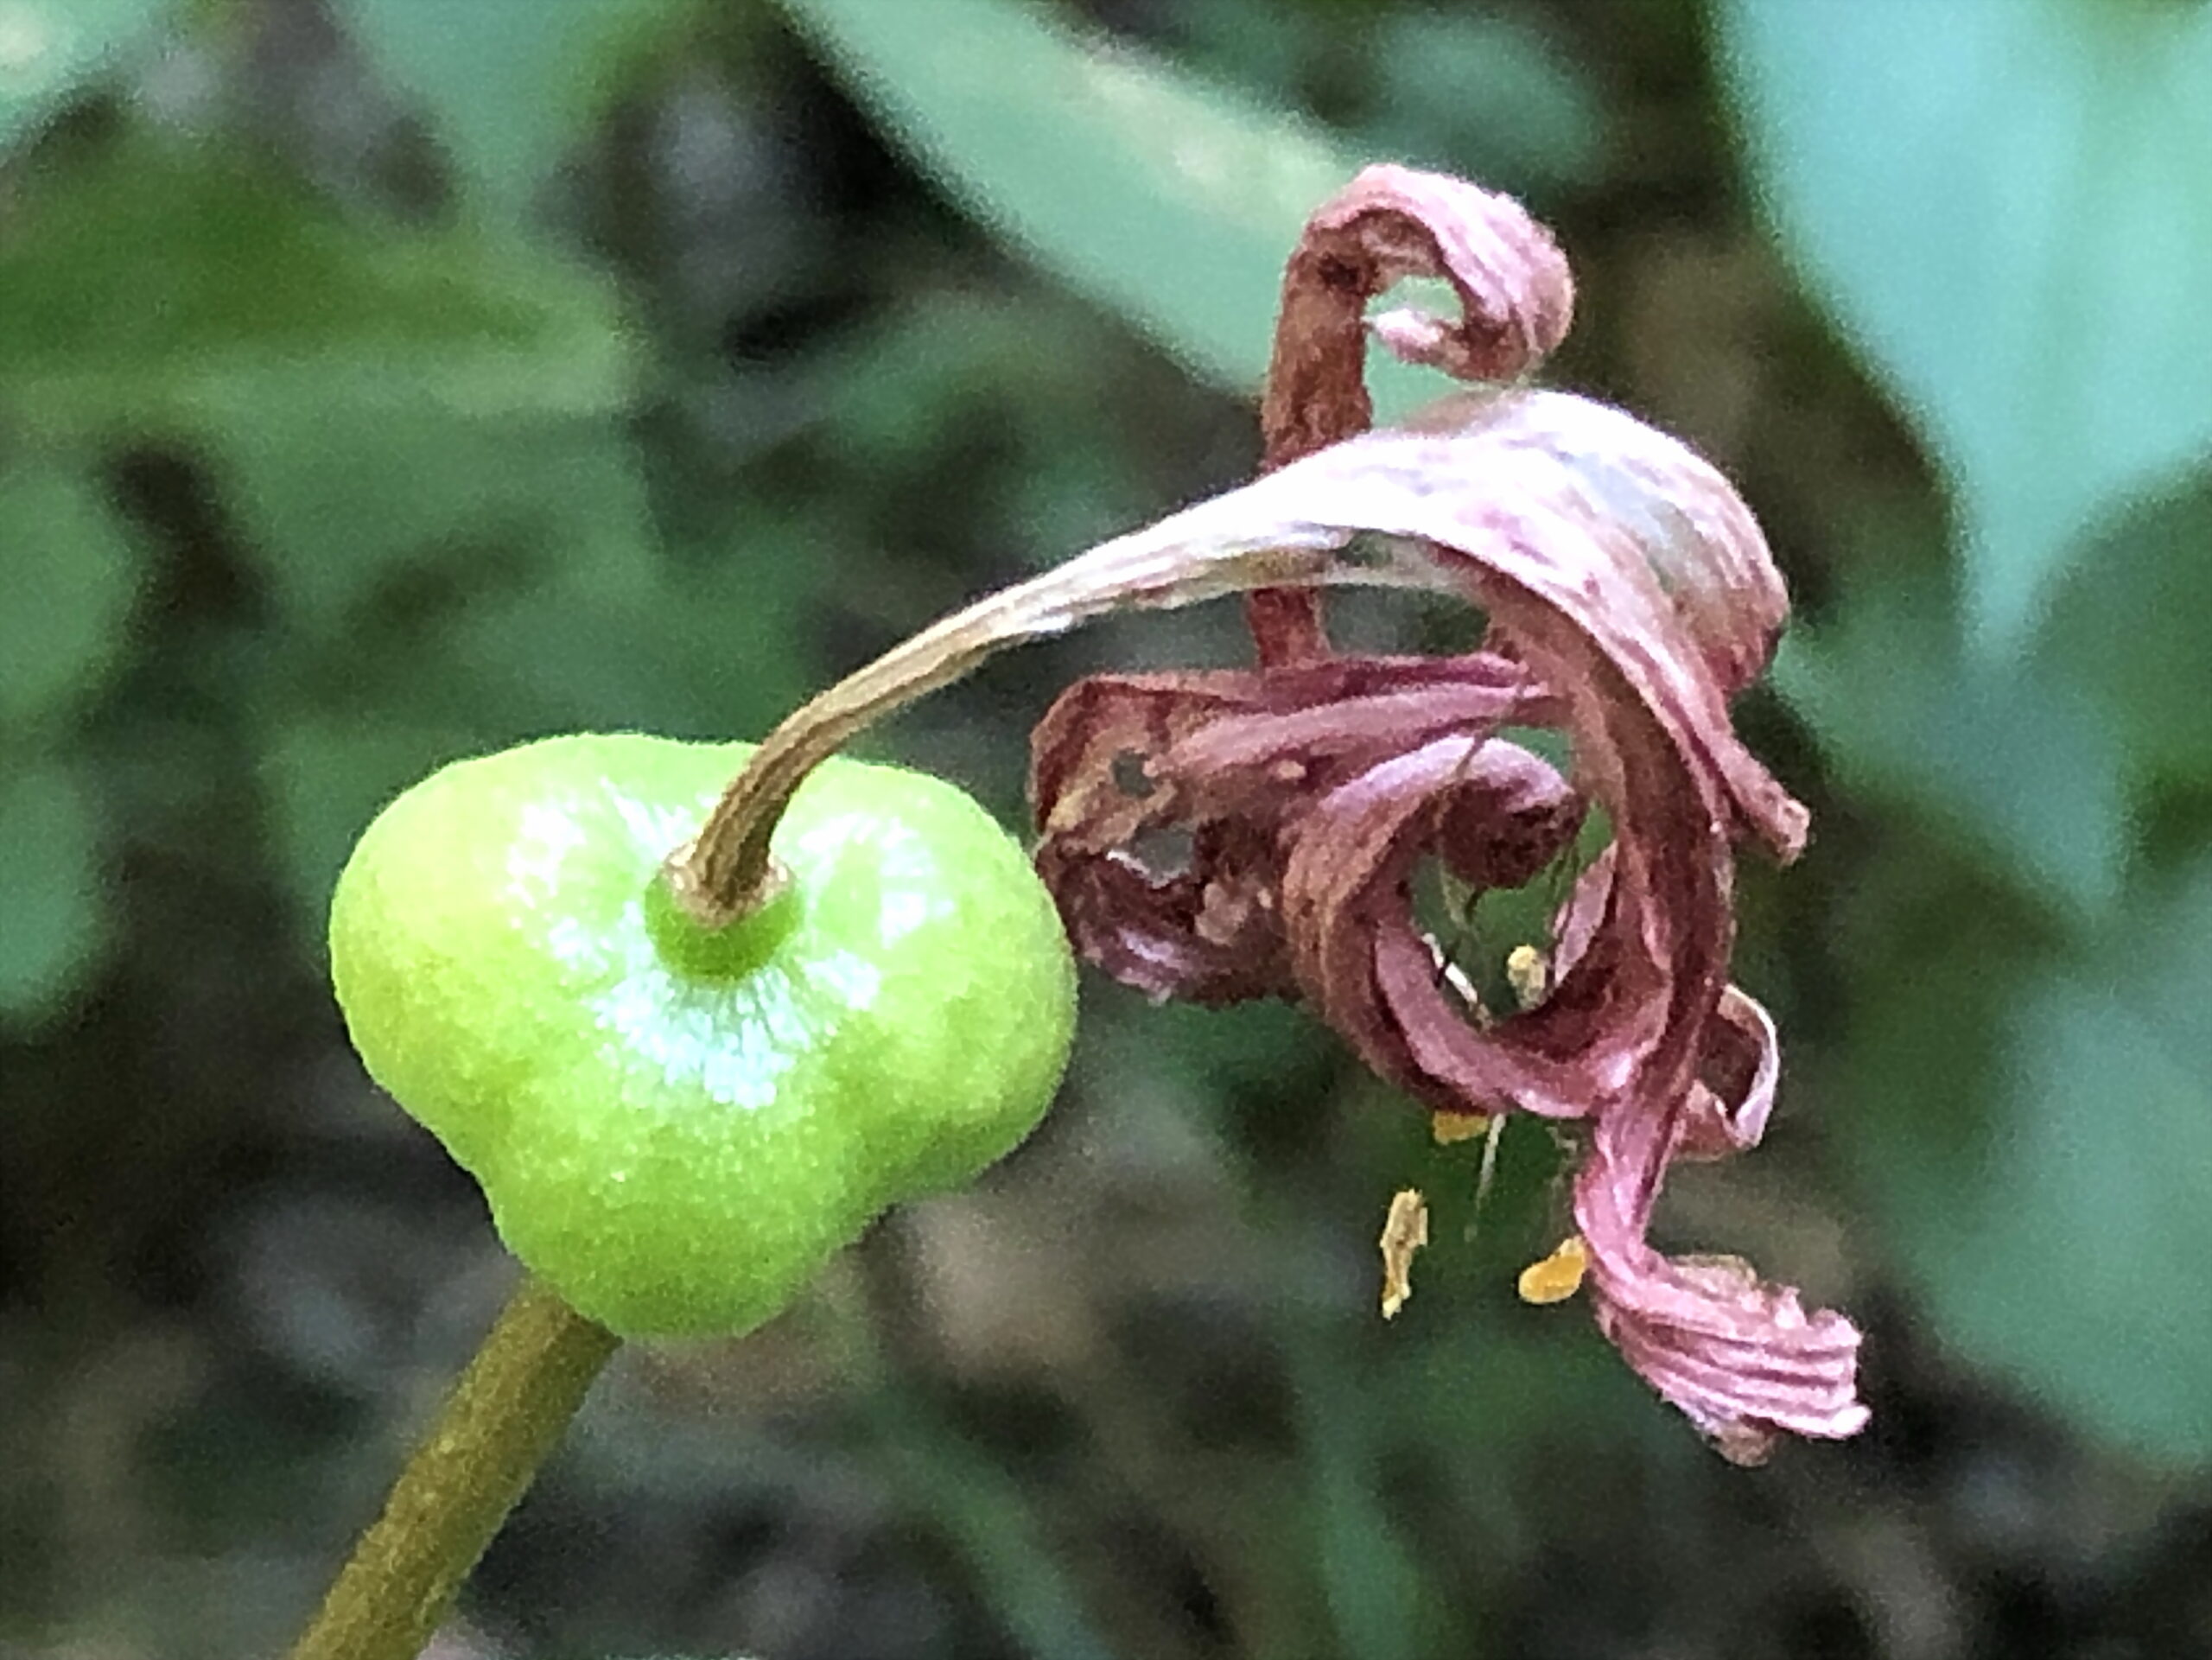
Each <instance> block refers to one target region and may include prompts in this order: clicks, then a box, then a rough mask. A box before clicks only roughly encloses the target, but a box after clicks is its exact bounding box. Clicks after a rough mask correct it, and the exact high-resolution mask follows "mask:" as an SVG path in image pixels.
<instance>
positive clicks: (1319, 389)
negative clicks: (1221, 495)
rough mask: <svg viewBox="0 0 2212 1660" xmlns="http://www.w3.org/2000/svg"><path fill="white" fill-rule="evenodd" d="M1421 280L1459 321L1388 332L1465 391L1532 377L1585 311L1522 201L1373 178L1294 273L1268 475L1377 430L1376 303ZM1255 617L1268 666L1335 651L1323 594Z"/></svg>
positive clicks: (1286, 294)
mask: <svg viewBox="0 0 2212 1660" xmlns="http://www.w3.org/2000/svg"><path fill="white" fill-rule="evenodd" d="M1407 277H1441V278H1442V279H1444V280H1445V281H1446V282H1448V283H1451V284H1452V289H1453V290H1454V291H1455V292H1456V294H1457V295H1458V296H1459V310H1460V315H1459V318H1458V320H1457V321H1447V320H1446V319H1444V318H1440V317H1432V316H1428V315H1424V314H1422V313H1419V312H1413V311H1397V312H1392V313H1390V314H1389V315H1387V316H1385V317H1382V318H1378V319H1377V320H1376V323H1375V325H1374V327H1375V332H1376V335H1377V336H1378V337H1379V338H1380V339H1381V340H1383V343H1384V344H1385V345H1386V346H1388V347H1389V349H1390V350H1391V351H1393V352H1394V353H1396V354H1397V355H1398V356H1400V357H1402V358H1403V359H1407V360H1408V361H1409V362H1414V363H1421V364H1426V365H1427V366H1429V367H1431V368H1434V369H1439V370H1441V371H1442V372H1445V373H1446V374H1448V375H1452V376H1453V377H1455V378H1459V379H1463V380H1512V379H1516V378H1519V377H1520V376H1522V375H1524V374H1526V373H1528V372H1529V371H1530V370H1532V369H1534V368H1535V366H1536V365H1537V363H1538V362H1540V361H1541V359H1542V358H1543V357H1544V356H1545V354H1546V353H1548V352H1550V351H1551V350H1552V348H1553V347H1555V346H1557V345H1558V344H1559V343H1560V340H1561V339H1563V338H1564V337H1565V335H1566V334H1567V324H1568V322H1569V321H1570V320H1571V319H1572V318H1573V312H1574V279H1573V276H1572V275H1571V274H1570V272H1569V271H1568V270H1567V260H1566V258H1565V256H1563V255H1562V254H1561V253H1560V251H1559V245H1558V244H1556V243H1555V242H1554V241H1553V240H1552V237H1551V232H1548V231H1547V230H1546V229H1544V227H1543V226H1541V225H1539V224H1538V223H1536V221H1535V219H1531V218H1529V214H1528V213H1527V211H1526V210H1525V209H1523V208H1522V206H1521V205H1520V203H1518V202H1516V201H1515V200H1513V199H1512V198H1510V196H1499V195H1493V194H1491V193H1490V192H1488V191H1486V190H1480V189H1478V188H1476V187H1474V186H1473V185H1471V184H1469V183H1467V182H1466V181H1465V180H1463V179H1455V178H1452V177H1450V176H1448V175H1443V174H1436V173H1420V172H1416V171H1414V169H1411V168H1404V167H1393V166H1388V165H1385V166H1378V167H1370V168H1367V169H1364V170H1363V171H1362V172H1361V173H1360V174H1359V175H1358V176H1357V178H1355V179H1354V180H1353V181H1351V183H1350V184H1349V185H1347V186H1345V187H1344V189H1342V190H1340V191H1338V193H1337V194H1335V195H1334V196H1332V197H1331V198H1330V199H1329V200H1327V201H1325V202H1324V203H1323V204H1322V205H1321V206H1320V207H1319V208H1318V209H1316V210H1315V211H1314V213H1313V217H1312V218H1311V219H1308V220H1307V221H1306V230H1305V232H1304V234H1303V235H1302V236H1300V239H1299V243H1298V246H1297V248H1296V249H1295V250H1294V251H1293V252H1292V254H1291V257H1290V262H1289V264H1288V265H1287V266H1286V267H1285V269H1284V271H1283V279H1282V308H1281V313H1280V314H1279V315H1278V317H1277V319H1276V323H1275V340H1274V355H1273V357H1272V359H1270V361H1269V363H1268V382H1267V391H1266V393H1265V395H1264V397H1263V398H1262V400H1261V406H1260V429H1261V434H1262V439H1263V441H1264V448H1263V450H1262V461H1261V465H1262V468H1263V469H1266V468H1273V467H1281V466H1283V465H1284V464H1286V463H1287V462H1289V461H1296V460H1297V459H1299V458H1300V456H1304V455H1312V454H1313V452H1314V451H1315V450H1318V449H1321V448H1325V447H1326V446H1328V445H1330V444H1332V443H1335V442H1338V440H1339V439H1343V438H1349V437H1351V436H1352V435H1353V434H1354V433H1357V432H1364V431H1365V430H1366V429H1367V428H1368V425H1369V423H1370V422H1371V421H1372V420H1373V419H1374V404H1372V402H1371V401H1370V399H1369V398H1368V395H1367V385H1366V365H1367V328H1368V326H1367V321H1366V317H1367V307H1368V302H1370V301H1371V300H1373V299H1375V298H1376V296H1378V295H1380V294H1382V293H1383V292H1384V291H1385V290H1386V289H1389V287H1391V285H1392V284H1394V283H1398V282H1401V281H1402V280H1404V279H1405V278H1407ZM1246 611H1247V614H1248V616H1249V619H1250V622H1251V626H1252V637H1253V640H1254V642H1255V645H1256V646H1258V648H1259V653H1260V661H1261V662H1262V663H1263V664H1281V663H1296V662H1304V661H1308V660H1311V659H1313V658H1319V657H1322V656H1325V655H1326V654H1327V652H1328V645H1327V641H1326V639H1325V636H1324V634H1323V632H1322V627H1321V614H1320V609H1319V603H1318V600H1317V597H1316V596H1315V595H1313V594H1310V593H1306V592H1302V591H1299V590H1295V589H1290V588H1269V589H1263V590H1262V591H1261V592H1259V593H1256V594H1255V595H1252V596H1251V599H1250V600H1249V601H1248V603H1247V607H1246Z"/></svg>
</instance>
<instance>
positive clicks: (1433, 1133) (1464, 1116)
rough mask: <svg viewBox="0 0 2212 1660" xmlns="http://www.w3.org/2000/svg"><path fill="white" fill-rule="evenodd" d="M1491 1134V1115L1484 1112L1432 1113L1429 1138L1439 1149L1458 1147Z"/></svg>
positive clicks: (1429, 1120) (1429, 1117)
mask: <svg viewBox="0 0 2212 1660" xmlns="http://www.w3.org/2000/svg"><path fill="white" fill-rule="evenodd" d="M1489 1133H1490V1115H1489V1114H1487V1113H1482V1112H1432V1113H1431V1114H1429V1115H1428V1134H1429V1138H1430V1139H1431V1140H1432V1141H1433V1142H1435V1143H1436V1144H1437V1146H1439V1147H1456V1146H1458V1145H1459V1143H1460V1142H1471V1141H1473V1140H1474V1139H1475V1137H1476V1136H1478V1135H1488V1134H1489Z"/></svg>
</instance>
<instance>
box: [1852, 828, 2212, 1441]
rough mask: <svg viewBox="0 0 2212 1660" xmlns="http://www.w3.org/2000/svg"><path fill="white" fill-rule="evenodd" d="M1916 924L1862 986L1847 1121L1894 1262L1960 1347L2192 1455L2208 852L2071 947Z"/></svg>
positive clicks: (2206, 1298) (2204, 1248)
mask: <svg viewBox="0 0 2212 1660" xmlns="http://www.w3.org/2000/svg"><path fill="white" fill-rule="evenodd" d="M1937 920H1938V921H1939V922H1941V923H1942V932H1944V933H1945V934H1947V935H1948V937H1949V938H1950V940H1951V942H1952V943H1950V944H1948V945H1938V946H1935V947H1933V948H1931V949H1930V950H1929V951H1927V952H1926V953H1924V954H1923V955H1922V956H1920V957H1917V958H1916V959H1915V960H1913V961H1911V962H1910V964H1905V965H1903V966H1904V972H1902V973H1898V974H1896V975H1894V976H1892V978H1891V981H1890V983H1888V984H1887V985H1886V986H1885V987H1884V988H1882V989H1879V990H1878V992H1877V993H1876V994H1875V995H1874V996H1873V997H1872V1001H1871V1002H1870V1005H1869V1008H1868V1014H1867V1018H1866V1021H1865V1023H1864V1025H1863V1027H1862V1039H1861V1041H1860V1043H1859V1046H1858V1055H1859V1070H1858V1072H1857V1073H1856V1075H1855V1078H1854V1084H1855V1090H1854V1094H1855V1096H1856V1097H1857V1098H1856V1100H1855V1101H1854V1103H1853V1105H1854V1109H1855V1110H1854V1114H1853V1115H1849V1116H1853V1117H1855V1116H1857V1113H1856V1109H1862V1108H1863V1109H1866V1110H1867V1111H1868V1112H1869V1113H1871V1114H1872V1117H1871V1119H1870V1120H1868V1121H1867V1122H1865V1123H1859V1124H1857V1125H1856V1126H1855V1128H1851V1127H1848V1126H1847V1133H1851V1134H1853V1135H1854V1138H1855V1139H1857V1140H1858V1141H1859V1142H1860V1144H1861V1146H1862V1148H1863V1157H1862V1159H1861V1167H1862V1169H1863V1170H1864V1172H1865V1173H1866V1179H1867V1181H1868V1185H1869V1187H1870V1191H1871V1192H1872V1194H1873V1197H1874V1198H1875V1200H1876V1202H1877V1204H1878V1206H1879V1208H1880V1209H1881V1211H1882V1212H1883V1213H1884V1214H1885V1216H1886V1217H1888V1218H1890V1219H1891V1222H1892V1224H1893V1225H1894V1227H1895V1229H1896V1238H1897V1243H1898V1245H1899V1247H1900V1248H1901V1251H1902V1255H1903V1256H1904V1261H1905V1263H1906V1266H1907V1267H1908V1269H1910V1272H1911V1273H1912V1275H1914V1277H1915V1278H1916V1279H1917V1280H1918V1281H1919V1282H1921V1283H1922V1284H1923V1286H1924V1287H1925V1288H1926V1289H1927V1291H1928V1294H1929V1298H1930V1301H1931V1305H1932V1307H1933V1308H1934V1310H1935V1312H1936V1315H1937V1316H1938V1318H1939V1319H1940V1320H1941V1321H1942V1326H1943V1329H1944V1331H1945V1332H1946V1333H1947V1334H1948V1336H1949V1337H1950V1338H1951V1339H1953V1340H1954V1341H1955V1342H1956V1343H1957V1344H1959V1345H1961V1347H1962V1348H1964V1349H1966V1350H1967V1352H1969V1353H1971V1354H1974V1355H1975V1356H1976V1357H1978V1358H1980V1359H1982V1360H1983V1361H1985V1362H1986V1363H1988V1364H1993V1365H1996V1366H1998V1367H1999V1368H2001V1369H2003V1370H2004V1371H2006V1372H2008V1373H2010V1374H2011V1375H2012V1376H2013V1377H2016V1378H2018V1380H2019V1381H2020V1382H2021V1383H2023V1384H2024V1386H2026V1387H2027V1388H2028V1389H2030V1390H2031V1391H2033V1392H2034V1393H2036V1394H2037V1395H2039V1396H2042V1397H2043V1398H2044V1399H2045V1400H2047V1401H2049V1402H2050V1403H2051V1404H2052V1405H2054V1406H2056V1407H2057V1408H2059V1409H2062V1410H2063V1411H2065V1412H2067V1413H2069V1415H2072V1416H2074V1417H2075V1418H2076V1419H2078V1420H2080V1421H2082V1422H2083V1423H2085V1424H2088V1426H2090V1427H2092V1428H2094V1429H2096V1430H2097V1431H2099V1432H2101V1433H2102V1434H2106V1435H2109V1436H2113V1437H2115V1438H2117V1439H2120V1440H2121V1441H2126V1442H2128V1443H2130V1444H2132V1445H2133V1446H2135V1447H2139V1448H2141V1449H2143V1450H2145V1451H2146V1452H2149V1453H2153V1454H2155V1455H2157V1456H2159V1457H2161V1458H2164V1459H2167V1460H2175V1461H2177V1462H2202V1461H2205V1460H2212V1320H2206V1319H2205V1318H2204V1311H2205V1310H2206V1309H2207V1308H2212V1206H2208V1205H2206V1203H2205V1180H2206V1173H2207V1172H2208V1171H2212V1081H2208V1078H2207V1076H2206V1073H2205V1070H2204V1065H2203V1058H2204V1056H2205V1055H2206V1053H2212V864H2206V863H2202V862H2201V863H2200V864H2199V865H2198V867H2197V868H2196V870H2195V872H2194V873H2193V875H2191V877H2190V880H2189V881H2187V882H2186V883H2185V884H2183V886H2182V887H2180V888H2179V889H2178V890H2177V892H2176V893H2174V894H2172V895H2171V896H2162V897H2161V898H2160V899H2159V900H2158V901H2157V902H2155V903H2151V904H2146V905H2145V906H2142V907H2141V908H2140V910H2139V913H2137V914H2136V915H2135V916H2133V918H2131V919H2129V925H2128V926H2126V927H2124V928H2116V929H2114V930H2113V931H2112V932H2111V937H2110V938H2109V940H2108V941H2107V944H2106V946H2105V948H2104V949H2103V950H2102V951H2101V952H2099V953H2097V954H2095V955H2094V956H2089V957H2082V958H2078V959H2075V960H2072V961H2059V962H2048V963H2037V962H2036V961H2034V960H2032V959H2030V958H2027V957H2021V956H2011V957H2007V956H2005V955H2004V954H2001V953H1992V952H1991V951H1989V950H1988V949H1986V947H1987V945H1988V943H1989V936H1988V933H1987V931H1986V930H1985V929H1983V928H1981V927H1980V926H1978V925H1975V924H1974V921H1973V919H1971V918H1964V917H1961V914H1960V913H1959V911H1958V907H1957V906H1955V904H1954V905H1952V906H1947V907H1945V910H1944V912H1943V913H1942V917H1941V918H1939V919H1937ZM1961 923H1963V924H1964V926H1963V927H1961ZM1961 936H1963V938H1961Z"/></svg>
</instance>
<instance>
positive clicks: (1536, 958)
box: [1505, 945, 1552, 1009]
mask: <svg viewBox="0 0 2212 1660" xmlns="http://www.w3.org/2000/svg"><path fill="white" fill-rule="evenodd" d="M1551 978H1552V965H1551V964H1550V963H1549V962H1548V960H1546V958H1545V957H1544V954H1543V953H1542V952H1541V951H1538V950H1537V949H1536V948H1535V946H1534V945H1516V946H1515V947H1514V948H1513V949H1512V950H1511V951H1508V952H1506V954H1505V983H1506V984H1508V985H1510V986H1511V987H1512V988H1513V997H1514V1001H1515V1002H1517V1003H1519V1004H1520V1005H1521V1007H1522V1008H1524V1009H1526V1008H1535V1006H1536V1005H1537V1004H1538V1003H1541V1002H1543V1001H1544V997H1545V995H1546V994H1547V993H1548V992H1549V991H1550V990H1551Z"/></svg>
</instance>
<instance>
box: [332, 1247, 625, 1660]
mask: <svg viewBox="0 0 2212 1660" xmlns="http://www.w3.org/2000/svg"><path fill="white" fill-rule="evenodd" d="M620 1343H621V1339H620V1338H618V1337H616V1336H615V1335H614V1333H613V1332H610V1331H608V1330H607V1329H606V1328H605V1327H604V1326H599V1325H597V1324H595V1323H594V1322H593V1321H591V1320H586V1319H585V1318H584V1317H583V1316H582V1314H579V1313H576V1311H575V1309H573V1308H571V1307H569V1305H568V1304H567V1303H565V1302H563V1301H562V1300H561V1299H560V1297H558V1296H557V1295H556V1294H554V1293H553V1292H552V1291H551V1290H550V1289H549V1288H546V1287H545V1286H543V1285H542V1284H540V1283H539V1282H537V1281H536V1280H534V1279H533V1280H525V1281H524V1282H523V1284H522V1287H521V1288H520V1289H519V1290H518V1291H517V1292H516V1293H515V1294H514V1296H513V1298H512V1300H510V1301H509V1302H508V1304H507V1306H506V1307H505V1310H504V1311H503V1312H502V1313H500V1315H499V1320H498V1322H497V1323H496V1324H495V1325H494V1326H493V1327H492V1330H491V1333H490V1335H488V1336H487V1337H486V1338H485V1339H484V1344H483V1346H482V1347H481V1348H480V1349H478V1350H477V1352H476V1358H474V1360H472V1361H471V1362H469V1364H468V1370H467V1371H465V1372H463V1373H462V1374H461V1381H460V1382H459V1383H455V1384H454V1391H453V1394H452V1396H451V1397H450V1398H448V1401H447V1402H446V1405H445V1409H444V1411H443V1412H442V1414H441V1415H440V1416H439V1419H438V1421H437V1423H436V1425H435V1427H434V1428H432V1429H431V1431H430V1433H429V1434H428V1435H427V1436H425V1437H424V1438H423V1441H422V1443H421V1444H420V1445H419V1446H418V1447H416V1450H415V1454H414V1456H413V1457H412V1458H411V1459H410V1460H409V1461H408V1464H407V1467H406V1469H404V1471H402V1472H400V1477H399V1479H398V1481H397V1483H396V1484H395V1485H393V1487H392V1490H391V1498H388V1499H387V1500H385V1508H384V1514H383V1515H382V1516H380V1517H378V1518H377V1522H376V1524H375V1525H374V1526H373V1527H372V1528H371V1529H370V1530H368V1532H366V1533H365V1534H364V1535H363V1536H361V1541H360V1542H359V1544H358V1545H357V1546H355V1547H354V1550H353V1557H352V1559H351V1560H350V1561H347V1562H346V1566H345V1568H344V1569H343V1570H342V1571H341V1572H340V1574H339V1576H338V1580H337V1583H336V1584H334V1585H333V1586H332V1587H330V1593H329V1595H328V1596H327V1597H325V1598H324V1599H323V1603H322V1606H321V1609H320V1610H319V1611H318V1612H316V1614H315V1619H314V1622H313V1623H312V1624H311V1625H308V1629H307V1631H306V1633H305V1634H304V1635H303V1636H302V1637H301V1638H300V1640H299V1643H298V1644H297V1645H296V1646H295V1647H294V1649H293V1650H292V1657H291V1660H414V1657H415V1656H416V1655H418V1654H420V1653H421V1652H422V1650H423V1645H424V1644H427V1643H428V1642H429V1640H430V1636H431V1633H432V1632H434V1631H436V1629H437V1627H438V1624H439V1622H440V1621H441V1620H442V1619H444V1618H445V1615H446V1612H447V1611H448V1609H450V1608H451V1607H452V1606H453V1600H454V1595H455V1593H458V1592H459V1591H460V1589H461V1581H462V1580H465V1579H466V1578H467V1577H468V1573H469V1570H470V1569H471V1568H474V1567H475V1566H476V1562H477V1559H478V1558H479V1557H480V1556H481V1555H483V1554H484V1549H485V1547H486V1546H487V1545H489V1544H490V1543H491V1542H492V1536H493V1534H495V1533H497V1532H498V1531H499V1524H500V1523H502V1522H504V1521H505V1520H506V1517H507V1512H508V1511H511V1510H512V1509H513V1508H514V1505H515V1501H516V1500H517V1499H518V1498H521V1497H522V1495H523V1493H524V1491H525V1490H526V1489H527V1488H528V1487H529V1485H530V1484H531V1479H532V1478H533V1477H535V1476H536V1475H537V1466H539V1465H540V1464H542V1463H543V1462H544V1460H545V1456H546V1454H547V1453H550V1452H551V1451H552V1450H553V1447H554V1444H555V1443H556V1441H559V1440H560V1439H561V1434H562V1431H563V1430H564V1429H565V1428H567V1427H568V1423H569V1419H571V1418H572V1417H574V1416H575V1412H576V1409H577V1408H578V1407H580V1406H582V1404H583V1399H584V1396H585V1395H587V1394H588V1392H589V1391H590V1390H591V1386H592V1380H593V1379H594V1378H596V1377H598V1376H599V1373H600V1369H601V1367H603V1366H605V1365H606V1364H607V1358H608V1357H609V1356H611V1355H612V1354H613V1352H614V1351H615V1349H616V1348H617V1347H618V1346H620Z"/></svg>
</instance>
